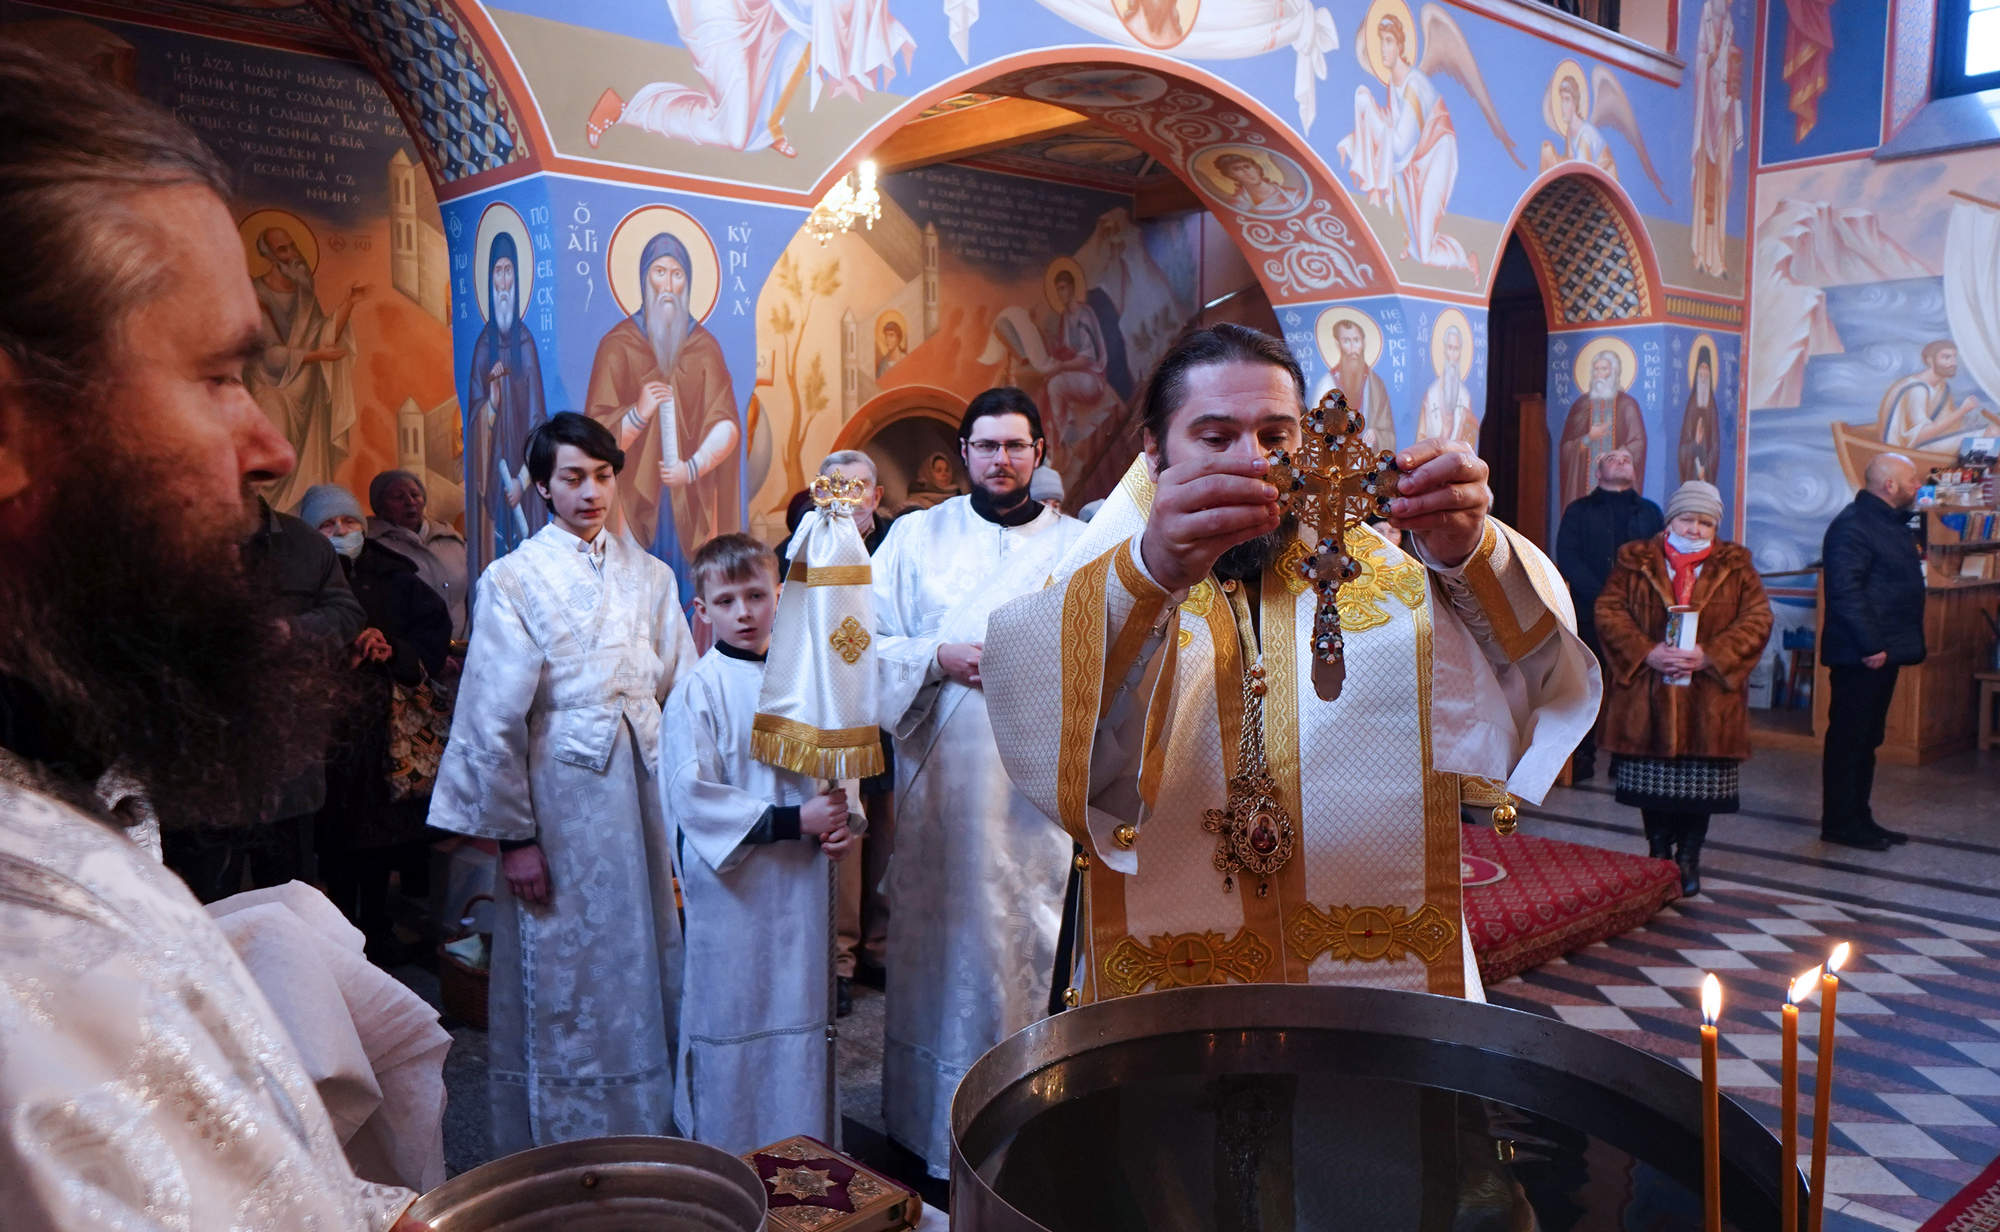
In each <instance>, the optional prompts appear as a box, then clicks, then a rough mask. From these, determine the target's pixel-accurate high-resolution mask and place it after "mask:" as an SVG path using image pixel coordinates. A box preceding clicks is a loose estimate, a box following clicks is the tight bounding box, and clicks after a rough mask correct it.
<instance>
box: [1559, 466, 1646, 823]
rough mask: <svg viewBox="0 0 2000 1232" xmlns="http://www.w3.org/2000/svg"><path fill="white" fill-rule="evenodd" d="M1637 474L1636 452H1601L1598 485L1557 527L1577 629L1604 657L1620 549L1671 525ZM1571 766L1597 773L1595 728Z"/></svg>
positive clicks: (1579, 776)
mask: <svg viewBox="0 0 2000 1232" xmlns="http://www.w3.org/2000/svg"><path fill="white" fill-rule="evenodd" d="M1635 478H1636V476H1635V474H1634V472H1633V467H1632V455H1631V454H1630V453H1628V452H1626V451H1625V450H1623V449H1614V450H1612V451H1611V452H1610V453H1607V454H1605V455H1604V456H1603V457H1602V458H1599V459H1598V462H1597V486H1596V487H1595V488H1593V489H1591V490H1590V491H1589V492H1588V493H1586V494H1585V495H1583V496H1579V497H1578V498H1577V499H1575V500H1573V501H1571V502H1570V504H1569V508H1567V509H1565V510H1563V519H1562V526H1561V528H1560V529H1558V530H1557V532H1556V568H1557V569H1558V570H1559V571H1561V573H1562V575H1563V581H1565V582H1568V583H1569V595H1570V601H1571V602H1573V603H1574V604H1576V635H1577V636H1578V637H1580V638H1582V639H1583V644H1584V645H1586V646H1588V647H1590V653H1592V654H1594V655H1596V656H1597V657H1598V658H1599V659H1602V658H1603V657H1604V653H1603V651H1601V650H1599V649H1598V646H1597V617H1596V609H1597V595H1598V592H1599V591H1602V590H1603V589H1604V580H1605V579H1606V578H1608V577H1610V576H1611V565H1612V562H1613V560H1614V559H1616V557H1617V555H1618V549H1619V548H1621V547H1624V546H1625V545H1626V544H1628V543H1630V542H1632V541H1633V540H1634V539H1651V538H1652V537H1653V536H1654V535H1657V534H1659V533H1660V531H1661V530H1662V529H1663V528H1665V526H1666V519H1665V518H1664V517H1662V516H1661V515H1660V507H1659V506H1658V505H1655V504H1654V503H1653V502H1652V501H1649V500H1647V499H1646V498H1645V497H1643V496H1641V495H1639V494H1638V493H1637V492H1634V491H1633V490H1632V484H1633V481H1634V479H1635ZM1571 772H1572V774H1573V777H1574V778H1575V780H1576V781H1577V782H1579V783H1581V782H1582V781H1583V780H1585V779H1587V778H1590V777H1592V776H1593V775H1595V774H1596V773H1597V739H1596V733H1595V732H1594V731H1593V732H1592V733H1591V734H1590V735H1587V736H1585V737H1584V738H1583V742H1582V743H1581V744H1578V745H1577V746H1576V756H1575V758H1574V760H1573V761H1572V762H1571Z"/></svg>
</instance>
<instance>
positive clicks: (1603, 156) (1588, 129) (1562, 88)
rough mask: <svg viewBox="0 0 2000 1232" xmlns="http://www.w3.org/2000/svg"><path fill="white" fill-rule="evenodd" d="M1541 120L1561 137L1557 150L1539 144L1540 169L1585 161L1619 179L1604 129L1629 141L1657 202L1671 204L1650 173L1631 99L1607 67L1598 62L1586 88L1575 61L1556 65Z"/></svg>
mask: <svg viewBox="0 0 2000 1232" xmlns="http://www.w3.org/2000/svg"><path fill="white" fill-rule="evenodd" d="M1542 118H1543V119H1545V120H1547V121H1548V122H1549V127H1550V128H1552V129H1554V130H1555V131H1556V132H1557V133H1558V134H1560V135H1561V136H1562V144H1561V145H1560V146H1558V145H1556V143H1555V142H1553V141H1544V142H1542V170H1543V171H1547V170H1548V169H1549V168H1551V167H1553V166H1555V165H1556V164H1558V163H1564V162H1585V163H1590V164H1592V165H1593V166H1596V167H1598V168H1599V169H1601V170H1602V171H1603V172H1604V173H1605V174H1606V175H1608V176H1610V177H1611V178H1612V179H1614V180H1615V179H1617V178H1618V160H1617V159H1615V158H1613V157H1612V156H1611V146H1610V144H1609V143H1608V142H1606V141H1605V139H1604V133H1605V130H1606V129H1609V130H1610V131H1612V132H1614V133H1617V134H1618V135H1619V136H1621V137H1623V138H1625V140H1626V141H1627V142H1629V143H1631V146H1632V151H1633V153H1635V154H1637V155H1638V156H1639V165H1640V166H1641V167H1643V168H1645V170H1646V178H1647V179H1650V180H1652V181H1653V187H1654V188H1656V189H1658V190H1659V193H1660V199H1661V200H1663V201H1672V200H1673V198H1672V197H1669V196H1667V186H1666V185H1665V184H1662V183H1661V182H1660V175H1659V173H1658V172H1657V171H1654V170H1653V159H1652V157H1651V156H1650V155H1649V154H1647V153H1646V137H1645V134H1644V133H1642V132H1641V131H1640V129H1639V117H1638V116H1637V115H1635V114H1633V111H1632V100H1630V99H1628V98H1626V97H1625V87H1623V86H1621V85H1619V84H1618V78H1617V76H1616V75H1615V74H1613V73H1612V71H1611V70H1610V69H1608V68H1606V67H1604V66H1603V65H1602V64H1599V65H1597V66H1595V67H1593V68H1592V69H1591V70H1590V82H1589V84H1588V85H1586V84H1585V83H1584V79H1583V66H1582V65H1580V64H1578V63H1577V62H1576V61H1574V60H1564V61H1563V62H1562V63H1561V64H1558V65H1556V71H1555V75H1554V76H1553V77H1551V78H1549V88H1548V90H1547V91H1545V92H1544V93H1543V95H1542Z"/></svg>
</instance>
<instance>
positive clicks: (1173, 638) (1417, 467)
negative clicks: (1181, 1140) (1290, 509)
mask: <svg viewBox="0 0 2000 1232" xmlns="http://www.w3.org/2000/svg"><path fill="white" fill-rule="evenodd" d="M1304 390H1305V382H1304V379H1303V377H1302V375H1301V373H1300V371H1299V367H1298V364H1297V362H1296V361H1294V360H1293V358H1292V356H1291V353H1290V352H1289V351H1288V350H1287V349H1286V348H1285V346H1284V344H1283V343H1281V342H1279V341H1277V340H1276V339H1273V338H1270V337H1267V336H1265V335H1263V334H1260V333H1257V332H1256V331H1254V330H1249V329H1244V328H1242V327H1239V326H1233V325H1217V326H1213V327H1210V328H1207V329H1201V330H1197V331H1194V332H1192V333H1190V334H1188V335H1186V336H1184V337H1183V338H1182V339H1181V341H1180V342H1179V343H1177V344H1176V345H1175V347H1174V349H1173V350H1172V351H1171V352H1169V354H1168V355H1167V356H1166V357H1165V358H1163V359H1162V360H1161V362H1160V365H1159V368H1158V369H1157V370H1156V372H1155V375H1154V377H1153V381H1152V385H1151V387H1150V389H1149V390H1148V392H1147V395H1146V401H1145V404H1144V406H1143V408H1142V413H1143V415H1144V419H1145V453H1144V455H1143V456H1141V457H1140V458H1139V459H1138V460H1137V461H1136V462H1135V463H1134V464H1133V468H1132V470H1131V471H1130V472H1129V473H1128V474H1127V475H1126V477H1125V479H1124V481H1123V482H1122V483H1121V484H1120V486H1119V489H1118V491H1117V492H1116V493H1114V494H1113V495H1112V497H1111V498H1110V499H1109V500H1108V501H1107V502H1106V503H1105V506H1104V508H1103V509H1102V510H1101V511H1099V513H1098V515H1097V517H1096V518H1095V519H1093V520H1092V521H1091V523H1090V527H1089V530H1088V531H1087V532H1086V534H1085V535H1084V536H1083V537H1082V539H1081V540H1080V541H1079V542H1078V543H1077V545H1076V546H1075V547H1074V548H1073V549H1071V551H1070V552H1069V553H1068V555H1067V556H1066V557H1065V558H1064V560H1063V563H1062V564H1061V565H1060V566H1059V567H1058V568H1057V570H1056V573H1055V576H1054V578H1053V579H1052V581H1051V583H1050V584H1049V585H1048V586H1047V587H1045V588H1043V589H1041V590H1038V591H1035V592H1033V593H1030V594H1028V595H1025V596H1023V597H1021V598H1019V599H1016V600H1014V601H1013V602H1011V603H1008V604H1007V605H1005V606H1003V607H1001V608H999V609H998V610H996V611H995V612H994V613H993V616H992V620H991V623H990V624H989V626H988V629H987V638H986V648H985V658H984V663H983V665H982V672H983V675H984V678H985V691H986V698H987V706H988V709H989V710H990V711H991V714H992V720H993V730H994V735H995V736H996V737H997V743H998V745H999V748H1000V751H1001V755H1002V757H1003V758H1004V759H1005V761H1006V764H1007V769H1008V772H1009V774H1011V775H1012V776H1013V779H1014V782H1015V784H1016V785H1017V786H1018V787H1019V788H1020V789H1021V791H1022V793H1023V794H1024V795H1026V796H1027V797H1028V798H1029V799H1030V800H1032V801H1033V802H1034V803H1035V805H1036V806H1037V807H1039V808H1040V809H1042V810H1043V811H1044V812H1045V813H1046V814H1047V815H1048V816H1050V817H1053V818H1055V819H1057V820H1058V821H1059V822H1060V823H1061V824H1062V825H1063V827H1064V828H1065V829H1066V830H1068V831H1069V833H1070V836H1071V837H1072V838H1074V839H1075V840H1076V842H1077V843H1078V844H1080V845H1081V847H1082V850H1083V853H1084V857H1083V858H1082V860H1081V861H1080V862H1081V863H1083V864H1085V865H1087V870H1088V871H1087V872H1086V873H1085V875H1084V878H1083V885H1084V896H1083V915H1082V917H1081V926H1080V928H1079V935H1078V940H1077V947H1076V958H1075V966H1074V969H1073V971H1071V972H1067V973H1061V972H1059V973H1058V977H1059V978H1063V977H1065V976H1066V977H1067V978H1068V981H1069V986H1070V990H1071V991H1070V993H1069V995H1068V997H1067V998H1066V999H1068V1000H1069V1001H1070V1002H1071V1003H1073V1004H1075V1003H1082V1002H1092V1001H1102V1000H1106V999H1109V998H1112V997H1119V996H1127V995H1130V994H1132V993H1137V992H1140V991H1143V990H1146V989H1160V988H1176V987H1184V986H1188V985H1196V984H1226V983H1289V984H1305V983H1311V984H1366V985H1373V986H1376V987H1384V988H1402V989H1413V990H1418V991H1430V992H1436V993H1444V994H1448V995H1452V996H1465V997H1472V998H1475V999H1483V994H1482V992H1481V989H1480V986H1479V976H1478V970H1477V968H1476V967H1475V966H1474V964H1473V959H1472V947H1471V942H1470V939H1469V938H1468V937H1467V936H1466V932H1465V923H1464V917H1463V914H1462V911H1461V907H1460V902H1459V804H1460V800H1461V792H1462V790H1463V791H1464V792H1465V798H1467V799H1469V800H1481V799H1483V800H1484V802H1486V803H1497V802H1498V801H1499V800H1500V796H1499V792H1500V790H1501V789H1502V788H1503V787H1504V789H1505V790H1506V791H1507V792H1509V793H1511V794H1513V795H1516V796H1521V797H1525V798H1526V799H1528V800H1532V801H1537V802H1539V801H1540V800H1541V798H1542V796H1543V794H1544V793H1545V792H1546V791H1547V790H1548V787H1549V785H1550V783H1551V782H1553V781H1554V779H1555V777H1556V774H1557V773H1558V772H1559V771H1560V770H1561V768H1562V765H1563V761H1564V759H1565V758H1567V757H1568V755H1569V752H1570V750H1571V749H1572V748H1573V747H1574V746H1575V744H1576V742H1577V740H1578V739H1579V738H1581V737H1582V735H1583V734H1584V732H1585V731H1587V730H1588V729H1589V727H1590V724H1591V722H1592V720H1593V719H1594V718H1595V716H1596V714H1597V702H1598V695H1599V692H1600V684H1599V679H1598V669H1597V664H1596V662H1595V660H1593V659H1592V658H1591V656H1590V653H1589V651H1587V650H1585V649H1584V646H1583V643H1582V642H1580V641H1578V640H1577V638H1576V635H1575V632H1574V629H1575V623H1576V622H1575V616H1574V614H1573V613H1572V611H1571V610H1570V605H1569V599H1568V596H1567V594H1566V592H1565V591H1564V589H1563V586H1562V583H1561V580H1560V579H1559V578H1558V577H1557V575H1556V571H1555V569H1554V567H1553V566H1552V565H1550V563H1549V561H1548V560H1547V558H1545V557H1544V556H1543V555H1542V554H1541V553H1540V552H1539V551H1537V550H1536V549H1535V548H1534V546H1533V545H1531V544H1529V543H1528V542H1527V541H1526V540H1525V539H1523V538H1522V537H1521V536H1519V535H1518V534H1516V533H1515V532H1514V531H1512V530H1510V529H1508V528H1507V527H1505V526H1503V525H1501V524H1500V523H1499V522H1497V521H1494V520H1492V519H1491V518H1489V517H1487V509H1488V507H1489V506H1490V505H1491V503H1492V494H1491V493H1490V492H1489V491H1488V489H1487V487H1486V474H1487V470H1486V464H1485V463H1483V462H1481V461H1480V460H1479V459H1478V458H1476V457H1474V456H1472V455H1471V454H1469V453H1464V452H1459V451H1460V450H1462V449H1463V448H1464V446H1462V445H1460V444H1457V443H1450V442H1443V441H1420V442H1418V443H1417V444H1415V445H1413V446H1411V447H1410V448H1408V449H1405V450H1404V451H1402V453H1400V454H1399V455H1397V457H1396V463H1397V468H1398V471H1399V472H1400V474H1398V473H1397V472H1390V473H1389V475H1388V478H1387V479H1386V480H1385V482H1389V483H1392V484H1395V485H1396V487H1395V489H1394V490H1395V491H1396V492H1397V493H1398V494H1397V495H1396V496H1395V498H1394V499H1393V500H1391V501H1390V502H1389V506H1388V512H1389V515H1390V520H1391V522H1392V524H1393V525H1395V526H1396V527H1398V528H1399V529H1401V530H1402V531H1403V532H1404V536H1403V542H1404V544H1405V547H1406V549H1407V550H1399V549H1398V548H1396V547H1394V546H1391V545H1390V544H1389V542H1388V541H1387V540H1386V539H1384V538H1383V537H1382V536H1380V535H1378V534H1377V533H1376V532H1375V531H1373V530H1372V529H1370V528H1368V527H1365V526H1356V527H1354V528H1352V529H1351V530H1350V531H1349V533H1348V535H1347V539H1346V549H1347V552H1348V554H1349V555H1351V556H1352V557H1353V558H1354V560H1355V562H1356V563H1357V565H1358V566H1359V572H1358V573H1357V575H1356V576H1355V577H1354V578H1353V580H1352V581H1350V582H1349V583H1347V584H1346V585H1345V586H1343V587H1342V588H1341V590H1340V592H1339V606H1340V612H1341V627H1342V630H1343V633H1344V642H1345V672H1346V678H1345V684H1344V686H1343V687H1342V688H1341V689H1340V692H1339V695H1338V696H1337V697H1336V698H1335V699H1334V700H1332V701H1322V700H1321V699H1320V697H1319V696H1318V695H1317V694H1316V693H1315V691H1314V688H1313V685H1312V655H1313V644H1314V633H1313V619H1314V608H1315V605H1316V602H1317V598H1318V596H1317V593H1316V591H1315V589H1314V587H1313V584H1312V583H1311V581H1309V580H1308V579H1307V577H1306V576H1305V573H1304V569H1305V567H1306V566H1307V565H1308V563H1309V562H1310V560H1311V558H1312V549H1311V547H1310V542H1311V541H1314V540H1317V538H1318V537H1319V534H1320V533H1321V532H1316V531H1314V530H1312V529H1311V528H1301V527H1300V526H1299V525H1298V524H1297V522H1296V520H1295V519H1294V518H1292V517H1291V516H1289V515H1288V514H1286V513H1285V512H1284V510H1283V509H1281V508H1280V505H1279V501H1278V490H1277V489H1276V488H1275V487H1273V486H1272V485H1271V484H1270V483H1268V482H1266V476H1267V475H1268V473H1269V470H1270V464H1269V462H1268V461H1267V460H1266V455H1267V454H1268V453H1270V452H1271V451H1273V450H1279V449H1282V450H1286V451H1287V452H1288V453H1291V452H1295V451H1296V449H1297V447H1298V445H1299V441H1300V419H1301V415H1302V412H1303V399H1304ZM1336 430H1337V429H1336ZM1052 716H1059V717H1057V718H1056V719H1055V720H1054V721H1052Z"/></svg>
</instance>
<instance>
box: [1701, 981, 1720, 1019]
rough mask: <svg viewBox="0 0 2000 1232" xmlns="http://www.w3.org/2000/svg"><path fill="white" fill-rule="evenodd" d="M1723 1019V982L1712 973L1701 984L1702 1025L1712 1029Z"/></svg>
mask: <svg viewBox="0 0 2000 1232" xmlns="http://www.w3.org/2000/svg"><path fill="white" fill-rule="evenodd" d="M1720 1017H1722V981H1721V980H1718V979H1716V978H1715V976H1714V974H1713V973H1711V974H1710V975H1709V976H1708V977H1707V978H1706V979H1704V980H1702V982H1701V1025H1702V1026H1704V1027H1712V1026H1714V1025H1715V1020H1716V1019H1718V1018H1720Z"/></svg>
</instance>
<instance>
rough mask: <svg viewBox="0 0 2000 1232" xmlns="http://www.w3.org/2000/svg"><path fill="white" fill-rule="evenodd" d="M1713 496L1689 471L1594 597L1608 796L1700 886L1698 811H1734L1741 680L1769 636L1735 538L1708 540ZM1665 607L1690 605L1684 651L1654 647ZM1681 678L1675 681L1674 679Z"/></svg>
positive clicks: (1746, 732) (1701, 826) (1660, 853)
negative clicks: (1654, 524)
mask: <svg viewBox="0 0 2000 1232" xmlns="http://www.w3.org/2000/svg"><path fill="white" fill-rule="evenodd" d="M1721 524H1722V494H1721V493H1720V492H1718V491H1716V489H1715V485H1714V484H1709V483H1703V482H1701V481H1699V480H1694V481H1690V482H1688V483H1684V484H1682V485H1681V486H1680V489H1679V490H1678V491H1676V492H1675V493H1674V495H1673V499H1672V500H1669V501H1668V502H1667V529H1666V530H1665V531H1663V532H1661V533H1660V534H1657V535H1655V536H1653V537H1652V538H1651V539H1640V540H1635V541H1634V542H1632V543H1628V544H1626V545H1625V546H1624V547H1622V548H1620V549H1618V560H1617V564H1616V566H1615V567H1614V568H1613V569H1612V571H1611V576H1610V578H1608V579H1607V580H1606V581H1605V583H1604V590H1603V593H1601V594H1600V595H1598V598H1597V632H1598V638H1599V641H1600V643H1601V644H1602V645H1603V648H1604V728H1605V730H1604V735H1603V737H1602V738H1601V739H1600V741H1599V744H1598V747H1600V748H1602V749H1604V750H1606V751H1607V752H1609V753H1610V754H1611V756H1612V767H1613V769H1612V773H1613V776H1614V777H1615V779H1616V781H1617V785H1618V790H1617V798H1618V802H1619V803H1620V804H1627V805H1631V806H1633V807H1634V808H1637V809H1638V810H1639V811H1640V816H1641V817H1642V818H1644V820H1645V824H1646V845H1647V847H1648V849H1649V852H1650V854H1651V855H1652V856H1653V858H1655V859H1659V860H1665V859H1672V860H1674V861H1675V862H1676V863H1678V864H1679V865H1680V870H1681V892H1682V893H1683V894H1698V893H1700V892H1701V847H1702V842H1703V840H1704V839H1705V838H1706V837H1707V836H1708V819H1709V817H1710V816H1711V815H1713V814H1715V813H1733V812H1735V811H1736V808H1737V800H1736V782H1737V768H1738V766H1739V765H1740V763H1742V762H1743V760H1744V759H1746V758H1748V757H1749V756H1750V713H1749V707H1748V704H1747V703H1746V701H1745V699H1744V694H1743V686H1744V684H1745V682H1746V681H1747V680H1748V679H1749V676H1750V669H1751V668H1753V667H1755V666H1756V665H1757V661H1758V660H1759V659H1760V658H1761V657H1762V656H1763V653H1764V643H1765V642H1766V641H1768V640H1769V639H1770V636H1771V605H1770V602H1769V601H1768V600H1767V599H1766V598H1765V597H1764V585H1763V583H1762V582H1760V581H1758V580H1757V570H1756V569H1755V568H1754V567H1753V566H1752V564H1751V562H1750V552H1749V550H1748V549H1747V548H1744V547H1743V546H1742V545H1740V544H1735V543H1728V542H1724V541H1720V540H1718V539H1716V537H1715V534H1716V529H1717V527H1719V526H1720V525H1721ZM1670 607H1686V608H1693V609H1694V610H1695V612H1696V626H1695V641H1696V645H1695V647H1694V648H1693V649H1691V650H1680V649H1677V648H1675V647H1673V646H1669V645H1667V644H1666V640H1665V639H1666V632H1667V616H1668V609H1669V608H1670ZM1679 680H1685V681H1686V683H1685V684H1677V683H1674V682H1675V681H1679Z"/></svg>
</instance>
